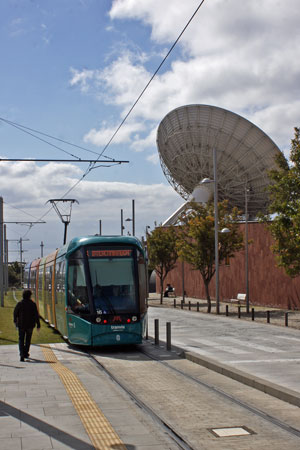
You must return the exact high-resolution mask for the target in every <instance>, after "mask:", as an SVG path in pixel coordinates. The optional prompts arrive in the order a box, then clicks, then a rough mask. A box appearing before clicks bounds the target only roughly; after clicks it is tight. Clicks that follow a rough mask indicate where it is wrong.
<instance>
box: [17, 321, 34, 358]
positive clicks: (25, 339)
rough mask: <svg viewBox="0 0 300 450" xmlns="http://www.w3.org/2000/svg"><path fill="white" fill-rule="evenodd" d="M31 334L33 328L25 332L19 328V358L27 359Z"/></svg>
mask: <svg viewBox="0 0 300 450" xmlns="http://www.w3.org/2000/svg"><path fill="white" fill-rule="evenodd" d="M32 332H33V328H27V329H26V330H21V329H20V328H19V350H20V358H27V357H28V355H29V347H30V343H31V336H32Z"/></svg>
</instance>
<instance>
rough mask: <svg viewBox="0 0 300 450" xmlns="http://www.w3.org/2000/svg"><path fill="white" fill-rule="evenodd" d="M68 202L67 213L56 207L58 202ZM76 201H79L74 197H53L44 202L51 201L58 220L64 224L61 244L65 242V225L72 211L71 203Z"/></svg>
mask: <svg viewBox="0 0 300 450" xmlns="http://www.w3.org/2000/svg"><path fill="white" fill-rule="evenodd" d="M60 202H62V203H69V210H68V213H64V214H63V213H62V212H61V211H60V210H59V209H58V203H60ZM75 202H76V203H78V204H79V202H78V201H77V200H75V199H74V198H53V199H51V200H48V201H47V202H46V203H51V204H52V206H53V208H54V210H55V212H56V213H57V215H58V216H59V218H60V220H61V221H62V223H63V224H64V225H65V228H64V241H63V244H64V245H65V243H66V242H67V227H68V225H69V223H70V221H71V213H72V206H73V203H75Z"/></svg>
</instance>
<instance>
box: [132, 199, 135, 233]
mask: <svg viewBox="0 0 300 450" xmlns="http://www.w3.org/2000/svg"><path fill="white" fill-rule="evenodd" d="M132 236H135V207H134V200H132Z"/></svg>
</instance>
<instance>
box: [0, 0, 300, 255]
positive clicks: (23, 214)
mask: <svg viewBox="0 0 300 450" xmlns="http://www.w3.org/2000/svg"><path fill="white" fill-rule="evenodd" d="M199 3H200V2H199V1H196V0H189V1H188V2H182V0H165V1H164V2H161V1H158V0H147V1H146V0H145V1H141V0H115V1H107V0H101V1H99V0H5V1H2V2H0V57H1V71H0V92H1V101H0V117H1V118H4V119H6V120H9V121H12V122H15V123H19V124H22V125H24V126H27V127H29V128H32V129H36V130H39V131H41V132H44V133H47V134H49V135H52V136H55V137H58V138H60V139H63V140H66V141H69V142H73V143H75V144H77V145H80V146H83V147H85V148H87V149H89V150H91V151H93V152H96V153H99V152H101V151H102V149H103V147H104V145H105V144H106V143H107V141H108V139H109V138H110V136H111V135H112V132H113V131H114V130H115V129H116V127H117V126H118V125H119V123H120V121H121V120H122V118H123V117H124V115H125V114H126V112H127V111H128V110H129V108H130V107H131V105H132V104H133V102H134V101H135V99H136V98H137V96H138V94H139V93H140V92H141V90H142V89H143V87H144V86H145V84H146V83H147V81H148V80H149V78H150V77H151V75H152V73H153V71H154V70H155V69H156V67H157V66H158V64H159V63H160V61H161V60H162V57H163V56H164V55H165V54H166V51H167V50H168V48H169V47H170V46H171V44H172V43H173V41H174V40H175V39H176V37H177V36H178V34H179V33H180V31H181V30H182V28H183V27H184V25H185V24H186V22H187V20H188V19H189V17H190V16H191V15H192V13H193V12H194V10H195V9H196V7H197V6H198V4H199ZM162 5H163V6H162ZM162 8H163V12H162ZM299 16H300V8H299V3H298V2H297V0H278V1H276V2H274V1H272V0H244V1H243V2H241V1H240V0H227V1H223V0H215V1H211V0H206V1H205V2H204V4H203V6H202V7H201V8H200V10H199V12H198V14H197V16H196V17H195V19H194V20H193V22H192V23H191V24H190V26H189V28H188V29H187V31H186V33H185V34H184V36H183V38H182V40H181V41H180V43H179V44H178V46H177V47H176V49H175V51H174V52H173V53H172V54H171V56H170V58H169V59H168V61H167V63H166V65H165V66H164V67H163V68H162V70H161V71H160V72H159V74H158V76H157V77H156V79H155V80H154V81H153V83H152V84H151V85H150V87H149V89H148V90H147V91H146V93H145V94H144V96H143V97H142V99H141V101H140V102H139V103H138V105H137V106H136V108H135V109H134V111H133V113H132V114H131V115H130V117H129V119H128V120H127V121H126V123H125V125H124V127H122V129H121V130H120V133H118V135H117V136H116V139H115V140H114V141H113V143H112V144H111V145H110V146H109V148H108V149H107V151H106V152H105V155H106V156H109V157H114V158H116V159H126V160H129V161H130V163H129V164H123V165H120V166H116V167H110V168H99V169H95V170H93V171H92V172H91V173H90V174H89V175H88V176H87V177H86V178H85V179H84V180H83V181H82V182H81V183H79V185H77V186H76V188H74V189H73V190H72V191H71V193H70V194H69V197H71V198H76V199H77V200H78V201H79V205H75V206H74V208H73V213H72V221H71V224H70V226H69V232H68V233H69V237H70V238H71V237H73V236H76V235H82V234H93V233H96V232H97V231H98V222H99V220H100V219H101V220H102V227H103V233H104V234H109V233H112V234H118V233H119V231H120V210H121V208H122V209H124V216H126V217H130V215H131V200H132V199H135V203H136V230H137V235H138V236H141V235H143V234H144V230H145V227H146V226H147V225H150V226H151V228H152V227H153V226H154V222H155V221H156V222H157V223H159V222H161V221H163V220H164V219H165V218H166V217H168V216H169V215H170V214H171V213H172V212H173V211H174V210H175V209H176V208H177V207H178V206H179V205H180V204H181V203H182V199H181V198H180V197H179V195H178V194H177V193H176V192H174V190H173V189H172V187H171V186H169V185H168V183H167V180H166V179H165V177H164V175H163V172H162V169H161V167H160V164H159V159H158V152H157V148H156V130H157V126H158V124H159V122H160V121H161V120H162V119H163V117H164V116H165V115H166V114H167V113H168V112H169V111H170V110H172V109H174V108H176V107H178V106H182V105H184V104H191V103H204V104H211V105H215V106H220V107H224V108H226V109H229V110H232V111H234V112H236V113H238V114H241V115H242V116H244V117H246V118H247V119H249V120H251V121H253V122H254V123H255V124H256V125H258V126H259V127H260V128H262V129H263V130H264V131H265V132H266V133H267V134H269V135H270V137H271V138H272V139H273V140H274V141H275V142H276V143H277V145H278V146H279V147H280V148H281V149H282V150H284V151H285V152H286V153H288V149H289V143H290V139H291V138H292V135H293V127H294V126H299V110H300V108H299V106H300V104H299V103H300V95H299V94H300V93H299V89H300V88H299V75H300V74H299V71H300V67H299V60H300V59H299V42H300V39H299V38H300V36H299V34H300V31H299V19H300V17H299ZM0 142H1V151H0V155H1V156H2V157H11V158H58V159H59V158H65V157H68V155H66V154H64V153H62V152H60V151H58V150H55V149H54V148H53V147H50V146H49V145H46V144H44V143H42V142H40V141H38V140H36V139H34V138H33V137H31V136H29V135H27V134H25V133H22V132H20V131H19V130H17V129H16V128H14V127H12V126H9V125H8V124H6V123H4V122H2V121H0ZM51 142H52V143H54V144H56V145H59V146H61V147H62V148H63V149H64V150H66V151H70V152H71V153H73V154H76V155H77V156H79V157H81V158H87V157H94V156H95V155H94V154H92V153H87V152H84V151H83V150H79V149H75V148H73V147H70V146H66V145H62V144H61V143H58V142H55V141H53V140H51ZM86 168H87V166H86V165H84V164H77V165H76V164H71V163H70V164H54V163H51V164H37V163H7V162H2V163H0V172H1V177H0V194H1V195H2V196H3V198H4V202H5V207H4V216H5V217H4V219H5V220H6V221H22V220H24V221H25V220H30V217H31V218H32V220H36V219H38V218H40V217H42V216H44V215H45V214H46V216H45V217H44V220H45V221H46V222H47V223H46V224H44V225H36V226H34V227H32V228H31V229H28V227H26V226H24V225H23V226H21V225H13V224H8V225H7V233H8V239H18V238H19V237H22V236H23V237H24V238H26V239H29V241H26V245H25V244H24V248H25V249H26V250H27V252H26V253H24V258H25V259H26V260H29V259H31V258H34V257H36V256H39V254H40V242H41V240H43V241H44V244H45V249H44V252H46V253H47V252H50V251H52V250H53V248H56V247H58V246H59V245H61V241H62V235H63V225H62V224H61V223H60V222H59V219H58V217H57V216H56V214H55V212H54V211H49V207H48V206H47V205H45V204H46V202H47V200H49V199H50V198H59V197H61V196H63V195H64V193H65V192H66V191H67V190H68V189H70V188H71V187H72V186H74V185H75V184H76V181H77V180H78V179H80V178H81V176H82V174H83V173H84V171H85V169H86ZM127 231H130V227H129V228H128V229H126V232H127ZM9 248H10V249H11V251H12V252H13V251H16V250H18V247H17V245H16V244H15V243H14V242H13V241H12V242H11V244H9ZM14 255H15V256H14ZM16 255H17V254H15V253H11V256H10V260H12V259H14V258H15V257H16Z"/></svg>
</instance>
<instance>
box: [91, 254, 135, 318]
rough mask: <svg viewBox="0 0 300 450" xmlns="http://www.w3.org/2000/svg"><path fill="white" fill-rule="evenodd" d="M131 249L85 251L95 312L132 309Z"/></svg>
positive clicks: (133, 278) (132, 261) (103, 312)
mask: <svg viewBox="0 0 300 450" xmlns="http://www.w3.org/2000/svg"><path fill="white" fill-rule="evenodd" d="M133 254H134V252H133V249H129V248H128V249H124V248H113V249H112V248H103V247H101V248H89V249H88V250H87V255H88V261H89V269H90V277H91V284H92V286H91V287H92V294H93V302H94V306H95V310H96V311H97V313H98V314H119V313H124V312H136V309H137V301H136V289H135V276H134V273H135V271H134V259H133Z"/></svg>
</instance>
